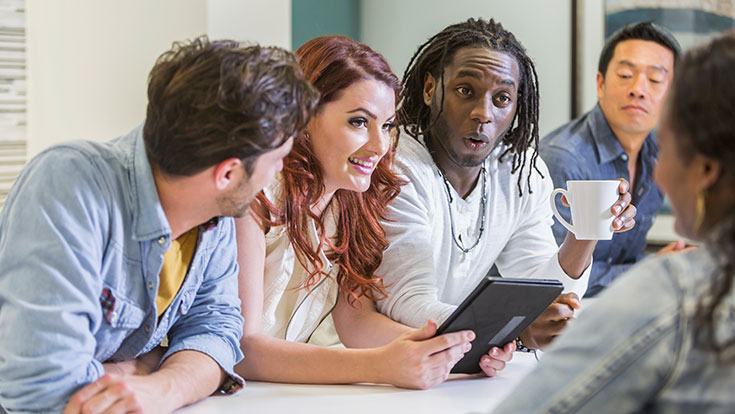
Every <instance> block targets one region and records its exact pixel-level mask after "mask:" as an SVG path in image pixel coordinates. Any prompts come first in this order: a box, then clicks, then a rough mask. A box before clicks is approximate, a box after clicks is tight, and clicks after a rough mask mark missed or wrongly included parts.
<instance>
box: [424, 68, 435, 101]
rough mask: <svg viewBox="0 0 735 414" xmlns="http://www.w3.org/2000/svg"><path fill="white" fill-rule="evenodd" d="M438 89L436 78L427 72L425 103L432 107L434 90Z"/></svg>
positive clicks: (425, 76) (425, 77)
mask: <svg viewBox="0 0 735 414" xmlns="http://www.w3.org/2000/svg"><path fill="white" fill-rule="evenodd" d="M435 91H436V79H434V77H433V76H431V73H429V72H426V75H424V104H425V105H426V106H428V107H431V100H432V99H433V98H434V92H435Z"/></svg>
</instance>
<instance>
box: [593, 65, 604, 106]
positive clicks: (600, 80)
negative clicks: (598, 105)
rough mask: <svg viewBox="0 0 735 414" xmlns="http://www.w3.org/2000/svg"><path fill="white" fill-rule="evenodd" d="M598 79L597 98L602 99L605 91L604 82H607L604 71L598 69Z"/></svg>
mask: <svg viewBox="0 0 735 414" xmlns="http://www.w3.org/2000/svg"><path fill="white" fill-rule="evenodd" d="M595 80H596V81H597V100H598V101H601V100H602V94H603V92H604V88H603V86H604V83H605V76H604V75H603V74H602V72H600V71H597V77H596V78H595Z"/></svg>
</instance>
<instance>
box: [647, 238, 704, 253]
mask: <svg viewBox="0 0 735 414" xmlns="http://www.w3.org/2000/svg"><path fill="white" fill-rule="evenodd" d="M694 250H697V246H689V247H687V244H686V242H684V240H677V241H675V242H671V243H669V244H667V245H666V246H664V247H662V248H661V250H659V251H658V252H656V255H657V256H660V255H662V254H668V253H686V252H691V251H694Z"/></svg>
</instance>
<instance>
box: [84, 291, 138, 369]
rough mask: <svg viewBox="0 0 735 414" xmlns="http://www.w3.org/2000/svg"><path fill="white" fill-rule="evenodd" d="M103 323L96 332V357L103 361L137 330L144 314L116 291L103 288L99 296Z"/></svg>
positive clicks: (133, 303)
mask: <svg viewBox="0 0 735 414" xmlns="http://www.w3.org/2000/svg"><path fill="white" fill-rule="evenodd" d="M100 304H101V305H102V316H103V319H104V322H105V323H103V324H102V326H101V327H100V329H99V331H98V332H97V335H96V337H97V352H96V354H97V355H96V357H97V359H98V360H100V361H105V360H107V359H108V358H110V356H112V355H113V354H114V353H115V352H116V351H117V350H118V349H119V347H120V345H121V344H122V342H123V341H124V340H125V338H127V337H128V336H129V335H130V334H131V333H132V332H133V330H135V329H137V328H139V327H140V326H141V325H142V324H143V321H144V320H145V316H146V313H145V312H144V311H143V310H142V309H141V308H140V307H139V306H138V305H137V304H136V303H135V302H133V301H131V300H130V299H128V298H126V297H125V296H123V295H121V294H120V293H119V292H117V291H116V290H114V289H112V288H110V287H108V286H104V287H103V289H102V293H101V294H100Z"/></svg>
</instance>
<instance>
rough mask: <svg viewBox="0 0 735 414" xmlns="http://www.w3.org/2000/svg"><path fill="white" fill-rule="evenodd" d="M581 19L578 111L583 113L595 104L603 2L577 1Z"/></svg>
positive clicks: (603, 16) (601, 41)
mask: <svg viewBox="0 0 735 414" xmlns="http://www.w3.org/2000/svg"><path fill="white" fill-rule="evenodd" d="M577 4H578V5H579V10H578V13H579V16H580V17H581V18H582V19H583V20H582V24H581V27H580V30H579V35H580V39H579V40H580V43H581V44H580V45H579V48H580V59H579V62H580V67H579V70H580V84H579V98H580V100H579V103H580V107H579V110H580V111H581V112H582V113H584V112H587V111H588V110H590V109H592V107H593V106H595V104H597V81H596V80H595V79H596V77H597V63H598V61H599V60H600V52H602V46H603V45H604V44H605V6H604V4H603V0H577Z"/></svg>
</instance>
